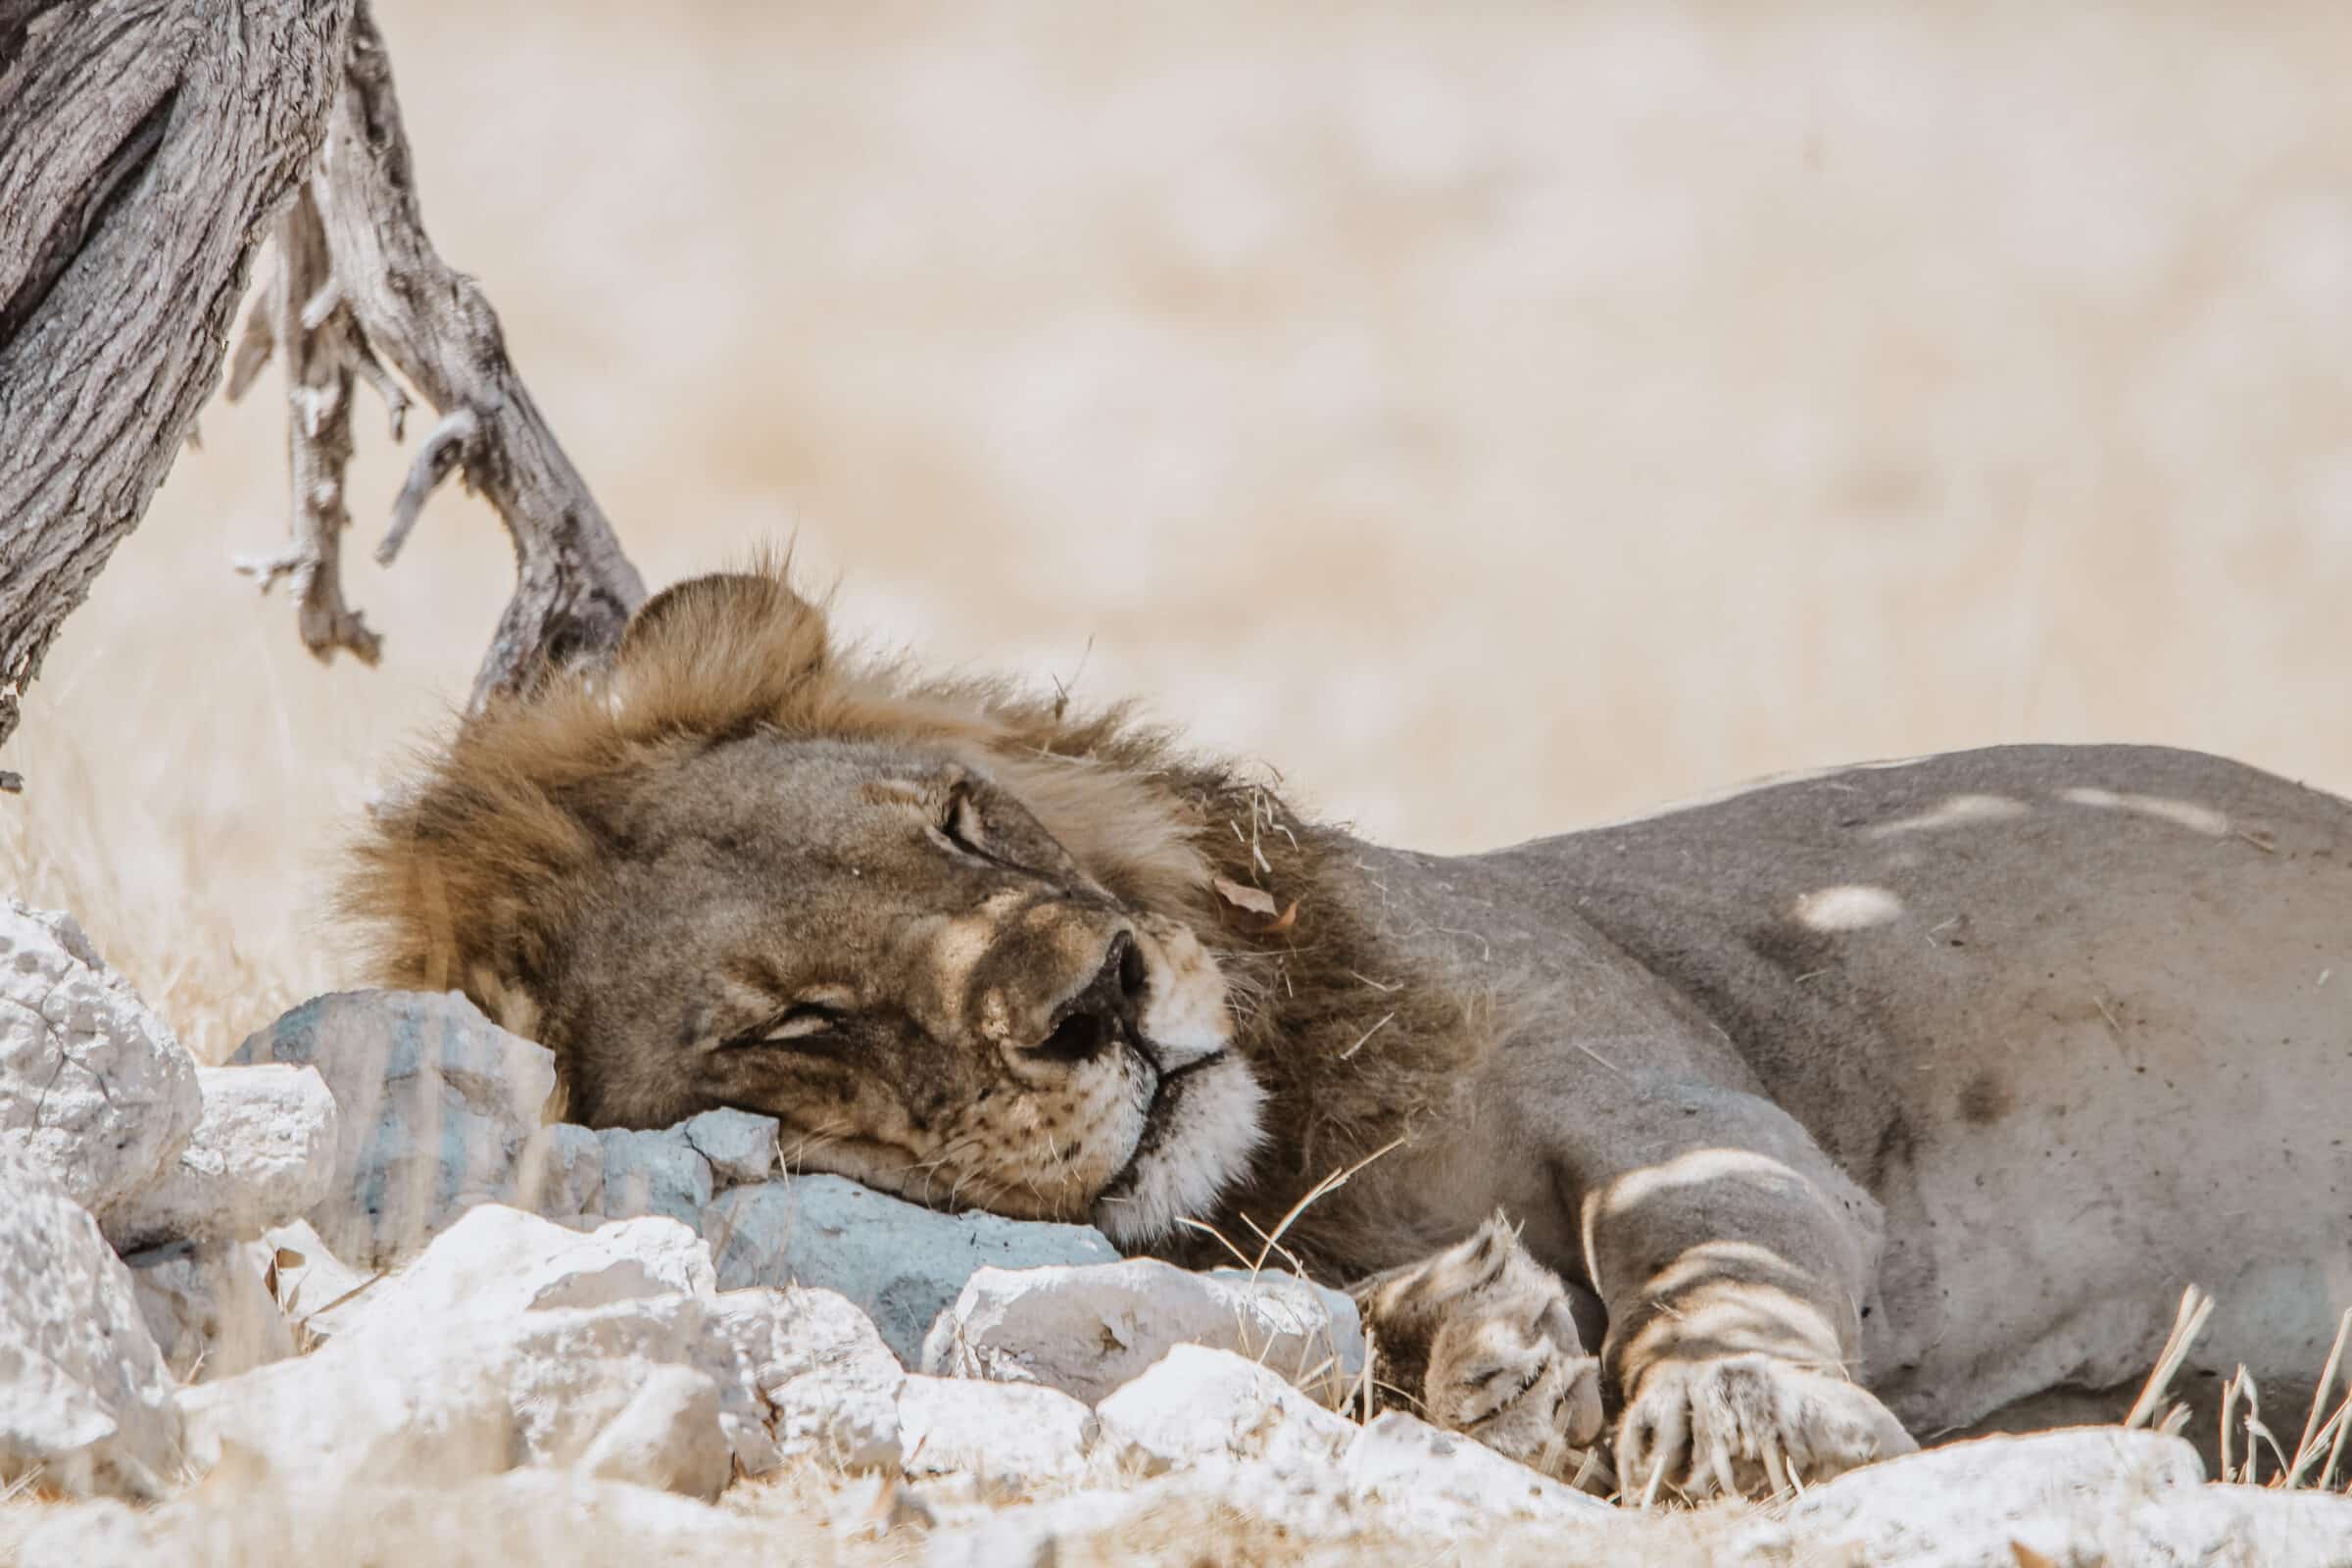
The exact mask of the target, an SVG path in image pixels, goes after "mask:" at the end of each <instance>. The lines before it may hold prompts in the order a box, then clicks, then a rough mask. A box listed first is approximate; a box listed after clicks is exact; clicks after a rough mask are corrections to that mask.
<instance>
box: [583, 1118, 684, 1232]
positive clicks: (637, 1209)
mask: <svg viewBox="0 0 2352 1568" xmlns="http://www.w3.org/2000/svg"><path fill="white" fill-rule="evenodd" d="M693 1125H694V1124H693V1123H692V1122H686V1123H683V1124H681V1125H679V1126H676V1127H672V1128H669V1129H668V1130H667V1131H664V1132H658V1133H653V1132H625V1131H622V1130H621V1129H619V1128H607V1129H606V1130H604V1131H602V1132H600V1133H598V1134H597V1135H596V1136H597V1141H598V1142H599V1143H601V1144H603V1145H604V1146H605V1190H604V1199H603V1202H602V1204H601V1207H602V1209H603V1212H604V1213H605V1215H606V1216H607V1217H608V1218H611V1219H635V1218H636V1217H637V1216H639V1215H640V1214H666V1215H668V1216H669V1217H670V1218H671V1219H674V1220H681V1221H683V1222H684V1223H685V1224H687V1225H689V1226H699V1225H700V1224H701V1222H702V1217H703V1208H704V1205H706V1204H708V1203H709V1202H710V1201H711V1162H710V1161H709V1160H707V1159H705V1158H704V1157H703V1155H702V1152H701V1151H700V1150H698V1149H696V1148H695V1147H694V1145H693V1144H692V1143H690V1142H688V1141H687V1137H686V1129H687V1128H688V1127H691V1126H693Z"/></svg>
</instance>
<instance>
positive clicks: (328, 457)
mask: <svg viewBox="0 0 2352 1568" xmlns="http://www.w3.org/2000/svg"><path fill="white" fill-rule="evenodd" d="M307 200H308V202H309V203H311V204H314V206H315V211H316V213H317V217H318V220H319V237H321V238H322V239H323V249H324V261H325V275H324V276H323V277H317V276H313V275H310V274H308V273H306V274H305V276H304V278H303V280H302V286H301V287H300V288H293V289H289V288H281V289H280V290H279V296H280V297H279V298H278V299H277V300H276V301H274V302H265V303H264V305H262V306H261V307H257V319H261V316H260V313H261V312H263V311H267V312H268V313H269V315H268V318H267V320H268V325H267V327H266V328H261V327H249V328H248V331H249V333H250V334H255V336H254V337H253V338H252V339H249V340H256V341H261V342H262V344H263V348H264V350H265V351H266V349H267V342H268V340H269V339H274V341H275V342H276V343H277V345H278V348H279V351H280V352H281V353H289V354H292V355H293V356H294V358H293V359H290V360H289V362H288V386H289V388H290V389H292V388H311V387H315V390H312V391H299V390H298V391H293V392H290V395H292V396H295V397H296V398H297V400H298V401H297V430H296V433H295V435H294V437H293V451H294V455H295V482H296V487H297V494H296V522H295V533H296V548H295V552H294V553H295V555H296V556H297V557H298V558H299V559H298V560H297V561H295V562H294V563H292V564H291V569H293V570H294V571H295V572H296V574H297V578H298V581H299V582H300V583H301V584H302V585H303V588H304V591H305V599H304V603H303V607H302V611H301V614H302V617H303V619H302V630H303V638H304V640H305V641H306V642H308V643H310V645H311V647H312V648H313V649H314V650H315V651H318V652H319V653H320V654H321V655H322V656H323V655H325V654H328V653H331V651H332V650H333V648H335V647H337V646H341V647H348V648H352V649H354V650H355V651H357V652H358V653H359V654H360V657H361V658H363V659H367V660H369V661H371V662H372V660H373V657H374V646H375V637H374V635H373V634H372V633H370V632H369V631H368V629H367V628H366V626H365V625H364V624H363V623H362V622H361V621H360V619H359V617H358V615H357V614H356V613H352V612H349V611H346V610H345V609H344V608H343V601H342V592H341V589H340V587H339V586H338V585H337V584H336V581H335V556H334V551H333V547H332V544H331V540H332V538H333V535H334V530H335V528H336V527H337V526H339V520H338V518H337V517H335V516H329V515H326V513H325V511H322V510H321V509H322V508H327V509H331V510H332V511H333V512H335V513H337V514H339V513H340V510H341V499H340V497H341V475H342V466H343V463H344V461H345V460H346V459H348V457H349V455H350V432H349V422H348V407H349V399H350V389H351V376H352V372H353V371H355V370H356V371H358V372H359V373H361V374H364V375H365V374H370V371H371V370H373V368H374V367H375V359H374V355H375V354H377V353H380V354H381V355H382V356H383V357H384V358H385V359H386V360H389V361H390V362H391V363H392V365H393V366H394V367H395V368H398V369H399V371H400V372H401V374H403V375H405V376H406V377H408V379H409V381H410V383H411V384H412V385H414V386H415V387H416V388H417V392H418V393H419V394H420V395H421V396H422V397H423V398H424V400H425V401H426V402H427V403H429V404H431V405H432V406H433V408H434V410H435V411H436V412H438V413H439V414H440V415H441V416H442V417H441V420H440V422H439V423H437V424H436V425H435V426H434V427H433V429H432V431H431V432H430V433H429V434H428V435H427V436H426V437H425V439H424V441H423V442H422V443H421V444H420V445H419V447H418V450H417V457H416V461H415V463H414V465H413V466H412V467H411V470H410V474H409V481H408V483H407V484H406V485H405V486H404V487H403V488H402V490H401V494H400V498H399V500H398V502H397V503H396V504H395V505H394V508H393V515H392V523H391V527H390V529H389V530H388V531H387V532H386V534H385V536H384V540H383V543H382V544H381V545H380V546H378V547H377V550H376V560H377V561H379V562H382V563H385V564H389V563H390V562H391V561H392V559H393V558H394V557H395V556H396V555H397V554H398V553H399V551H400V548H401V546H402V544H403V543H404V542H405V541H406V540H407V537H408V534H409V530H410V529H411V528H412V527H414V526H415V524H416V521H417V514H418V513H419V512H420V511H421V509H422V508H423V505H424V503H425V500H426V498H427V497H429V496H430V495H431V493H432V491H433V489H434V487H435V486H437V485H438V484H439V483H440V482H441V481H442V480H443V479H444V478H446V477H447V476H448V475H449V474H450V473H451V472H453V471H458V472H462V473H463V474H464V477H465V481H466V485H467V486H468V487H469V488H471V489H473V490H477V491H479V492H480V493H481V494H482V495H484V496H485V497H487V498H488V500H489V502H490V504H491V505H492V506H493V507H495V508H496V509H497V511H498V514H499V516H500V517H501V518H502V519H503V520H504V521H505V523H506V525H507V531H508V532H509V534H510V535H512V537H513V540H514V544H515V596H514V598H513V599H512V600H510V601H509V602H508V605H507V609H506V613H504V614H503V615H502V616H501V617H500V619H499V624H498V630H497V632H496V634H495V635H494V636H493V637H492V639H491V643H490V651H489V653H488V655H487V656H486V657H485V658H484V660H483V661H482V667H481V669H480V671H479V673H478V674H477V675H476V676H475V678H474V686H473V704H474V706H475V707H477V708H478V707H479V706H480V705H481V704H482V703H483V702H485V701H487V700H488V699H489V698H490V697H491V696H493V695H495V694H497V693H499V692H503V691H512V690H515V689H516V688H518V687H520V686H522V685H523V684H525V683H526V682H528V681H529V680H530V679H531V677H532V676H533V675H534V674H535V673H536V672H537V671H538V670H539V669H541V668H542V667H544V666H545V665H546V664H549V663H564V662H569V661H571V660H574V659H577V658H581V657H592V656H594V655H597V654H600V653H602V652H604V651H606V650H608V649H610V648H611V647H613V645H614V644H615V643H616V642H617V641H618V639H619V636H620V631H621V628H622V626H623V625H625V624H626V623H627V620H628V617H629V614H630V613H631V612H632V611H634V610H635V609H636V608H637V606H638V605H639V604H640V603H642V602H643V600H644V598H645V584H644V582H643V581H642V580H641V579H640V578H639V577H638V575H637V569H636V567H635V566H633V565H631V564H629V560H628V557H627V556H626V555H624V554H623V553H622V552H621V548H620V543H619V541H618V539H616V538H615V537H614V535H613V525H612V523H611V522H610V521H608V520H607V519H606V517H605V514H604V511H603V509H602V508H600V507H599V506H598V505H597V504H596V498H595V497H594V496H593V495H591V494H589V491H588V486H587V483H586V481H584V480H583V479H582V478H581V477H580V474H579V470H577V469H576V468H574V467H573V466H572V465H571V460H570V459H569V458H567V457H566V456H564V449H563V447H562V446H561V445H560V444H559V443H558V442H557V440H556V437H555V432H554V431H553V430H551V429H550V428H549V427H548V423H547V420H546V418H545V417H543V416H542V415H541V414H540V412H539V407H538V405H537V404H536V403H534V402H533V401H532V399H531V395H530V391H529V389H528V388H526V387H525V386H524V385H523V383H522V379H521V377H520V376H518V375H516V374H515V368H514V366H513V365H512V364H510V363H509V362H508V359H507V353H506V342H505V337H504V334H503V333H501V331H500V330H499V324H498V317H497V314H496V313H495V312H493V311H492V310H491V309H490V303H489V301H488V300H486V299H485V298H483V296H482V292H481V290H480V289H479V288H477V287H476V286H475V285H474V282H473V280H472V279H471V278H469V277H467V276H466V275H465V274H464V273H461V272H457V271H454V270H451V269H450V267H449V265H448V264H447V263H445V262H443V261H442V260H441V257H440V255H439V253H438V252H436V251H435V250H434V249H433V244H432V241H431V239H430V238H428V237H427V236H426V234H425V231H424V223H423V220H422V218H421V216H420V215H419V213H418V210H417V192H416V185H415V180H414V175H413V172H412V170H411V166H410V160H409V143H408V138H407V136H406V134H404V132H403V131H402V129H401V122H400V106H399V104H398V102H397V100H396V99H395V97H394V95H393V89H392V68H391V61H390V60H389V59H388V58H387V57H386V55H385V53H384V47H383V40H382V39H381V37H379V36H378V35H377V32H376V29H375V24H374V21H373V19H372V18H371V17H370V16H369V15H368V8H367V6H366V4H364V3H363V4H362V5H361V6H360V8H359V12H358V15H357V16H356V18H355V19H354V21H353V24H352V29H351V46H350V57H349V62H348V70H347V73H346V75H345V78H344V83H343V90H342V93H341V94H340V96H339V97H338V99H337V101H336V104H335V109H334V113H333V116H332V118H331V120H330V121H329V123H328V126H327V132H326V141H325V145H324V147H323V148H322V149H321V151H320V153H319V169H318V172H317V174H316V176H315V177H314V178H313V179H312V180H311V182H310V186H309V190H308V192H307ZM304 221H305V220H304V216H303V209H301V208H297V210H296V213H295V216H294V218H293V219H290V220H289V223H288V226H289V227H292V228H297V229H299V228H301V226H302V224H303V222H304ZM295 240H296V241H297V242H298V243H299V245H300V246H301V247H303V250H302V254H303V256H304V257H305V258H308V257H309V256H310V254H311V252H310V250H309V248H308V247H309V244H310V236H309V234H308V232H307V230H306V231H304V232H303V233H300V234H298V235H296V236H295ZM290 248H291V247H290ZM287 265H288V269H289V270H292V267H293V266H294V263H293V262H292V261H289V262H288V264H287ZM303 265H305V266H308V265H309V262H308V260H305V262H304V264H303ZM290 302H293V303H290ZM264 331H266V332H267V334H268V337H267V338H262V337H260V336H259V334H261V333H262V332H264ZM243 359H244V356H243V354H242V353H240V362H241V363H240V367H239V368H240V369H243V368H244V366H243V364H242V361H243ZM330 366H339V367H341V368H342V369H341V372H340V376H339V379H337V380H334V381H332V382H331V383H330V382H325V381H319V380H318V378H319V377H320V376H323V375H325V374H326V370H325V368H326V367H330ZM377 375H380V372H377ZM377 375H370V379H376V378H377ZM379 389H381V383H380V381H379ZM393 395H394V396H397V394H396V393H395V394H393ZM305 398H307V399H310V400H312V403H315V404H316V405H317V406H319V407H321V408H324V407H328V406H331V408H332V409H333V411H334V417H331V418H327V419H322V420H321V421H320V427H319V433H318V434H317V435H316V436H314V437H312V438H310V439H309V440H307V441H306V438H305V436H304V435H303V433H302V430H301V428H300V425H301V420H302V417H303V415H304V411H305V410H306V409H307V408H308V407H310V406H311V404H307V403H304V402H302V401H301V400H302V399H305ZM393 407H394V418H395V428H396V429H397V421H398V418H399V413H400V410H401V408H402V405H401V404H399V403H397V402H395V403H394V405H393ZM306 461H307V462H308V463H309V464H310V466H311V477H312V479H313V480H314V481H315V482H316V481H319V480H322V479H323V478H324V475H325V474H326V473H327V472H328V471H329V470H331V474H332V478H331V489H332V493H333V499H332V500H331V501H328V502H320V501H319V499H317V498H318V496H319V495H320V494H323V493H324V490H325V488H326V486H325V485H323V484H319V485H318V486H317V487H316V488H314V489H312V490H307V491H306V490H305V489H304V488H303V486H304V484H305V479H306V470H305V463H306Z"/></svg>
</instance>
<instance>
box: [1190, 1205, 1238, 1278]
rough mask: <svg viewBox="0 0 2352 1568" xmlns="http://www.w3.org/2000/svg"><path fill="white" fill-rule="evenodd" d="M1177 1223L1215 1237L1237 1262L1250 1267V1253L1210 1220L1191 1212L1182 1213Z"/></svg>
mask: <svg viewBox="0 0 2352 1568" xmlns="http://www.w3.org/2000/svg"><path fill="white" fill-rule="evenodd" d="M1176 1223H1177V1224H1179V1225H1181V1226H1183V1227H1184V1228H1185V1229H1186V1230H1188V1231H1199V1232H1200V1233H1201V1235H1203V1236H1207V1237H1210V1238H1213V1239H1214V1240H1215V1242H1216V1244H1217V1245H1218V1246H1219V1247H1222V1248H1223V1249H1225V1250H1226V1251H1227V1252H1229V1253H1231V1254H1232V1255H1233V1260H1234V1261H1235V1262H1236V1263H1239V1264H1240V1265H1241V1266H1242V1267H1244V1268H1248V1267H1249V1266H1250V1254H1249V1253H1248V1252H1245V1251H1243V1250H1241V1249H1240V1248H1238V1247H1236V1246H1234V1245H1233V1242H1232V1240H1231V1239H1230V1238H1228V1237H1227V1236H1226V1234H1225V1233H1224V1232H1223V1231H1221V1230H1219V1229H1217V1228H1216V1227H1215V1226H1214V1225H1211V1224H1210V1223H1208V1221H1206V1220H1203V1219H1195V1218H1193V1217H1192V1216H1191V1215H1189V1214H1180V1215H1178V1216H1177V1218H1176Z"/></svg>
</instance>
